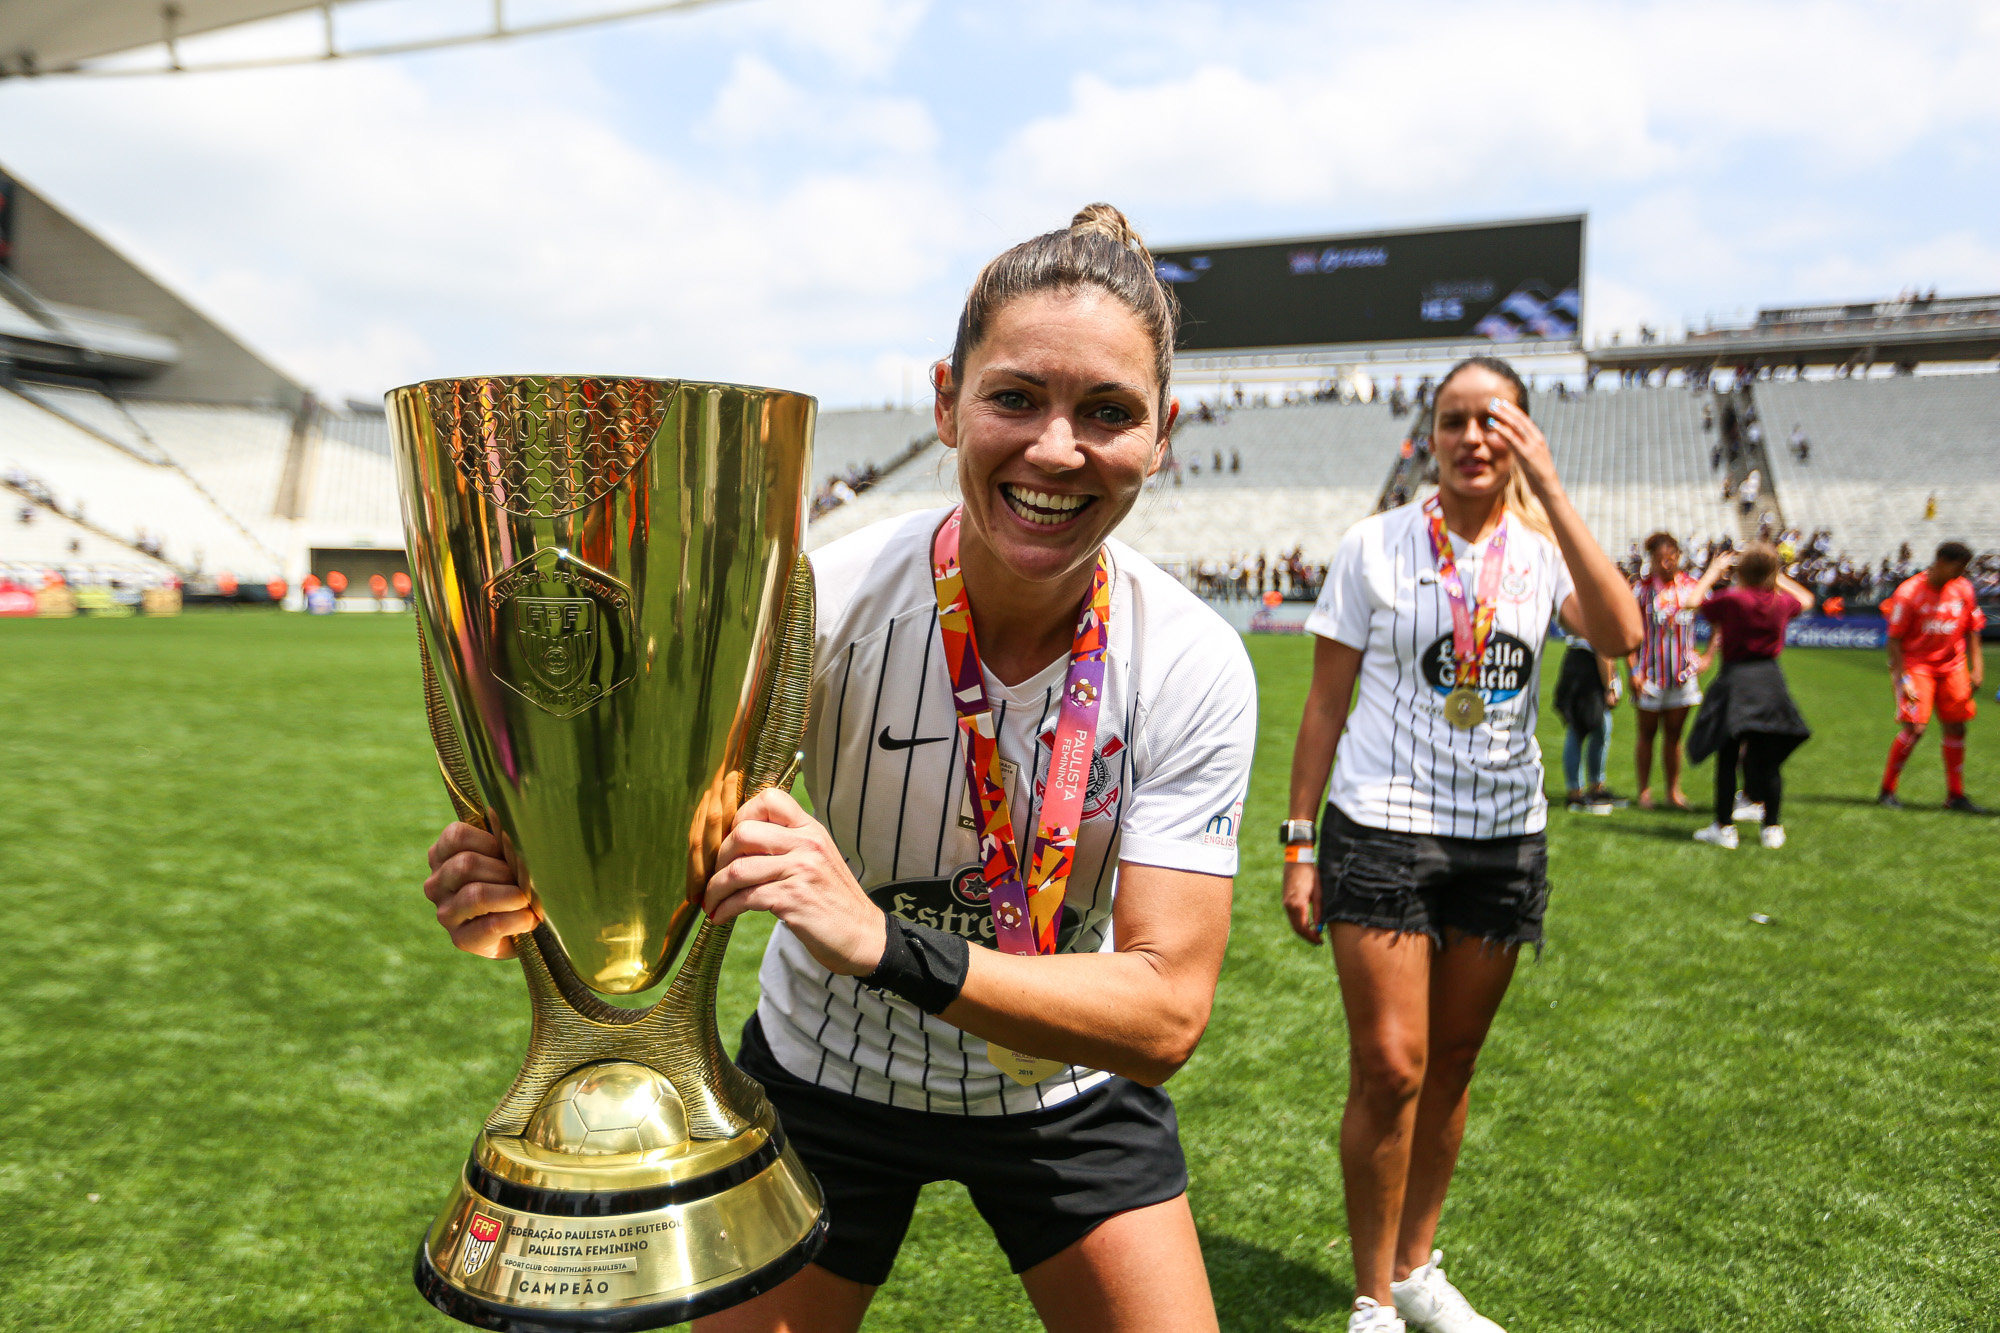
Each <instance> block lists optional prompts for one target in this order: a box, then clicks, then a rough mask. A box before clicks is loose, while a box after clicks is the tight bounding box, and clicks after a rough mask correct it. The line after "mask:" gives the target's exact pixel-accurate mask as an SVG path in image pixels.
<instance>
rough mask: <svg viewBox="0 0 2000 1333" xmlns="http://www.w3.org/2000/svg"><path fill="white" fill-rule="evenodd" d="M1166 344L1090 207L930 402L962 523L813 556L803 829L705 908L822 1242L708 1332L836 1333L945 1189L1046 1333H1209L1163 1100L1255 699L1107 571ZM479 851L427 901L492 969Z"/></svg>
mask: <svg viewBox="0 0 2000 1333" xmlns="http://www.w3.org/2000/svg"><path fill="white" fill-rule="evenodd" d="M1174 318H1175V316H1174V308H1173V303H1172V300H1171V298H1170V296H1169V295H1168V293H1167V291H1166V290H1165V288H1164V287H1163V286H1162V285H1161V283H1160V282H1159V280H1158V278H1157V277H1156V276H1155V274H1154V272H1153V267H1152V262H1151V259H1150V256H1149V255H1148V254H1147V252H1146V249H1145V247H1144V245H1143V244H1142V243H1141V242H1140V240H1139V238H1138V236H1137V235H1136V234H1135V233H1134V232H1133V231H1132V230H1131V228H1130V226H1129V225H1128V224H1127V222H1126V221H1125V218H1124V217H1123V215H1122V214H1120V213H1119V212H1118V211H1117V210H1116V209H1114V208H1111V207H1110V206H1109V205H1104V204H1096V205H1092V206H1091V207H1089V208H1087V209H1085V210H1084V211H1083V212H1081V213H1079V214H1078V215H1077V217H1076V219H1075V221H1074V222H1073V223H1072V224H1071V226H1070V227H1069V228H1068V229H1066V230H1063V231H1056V232H1051V233H1048V234H1047V235H1043V236H1039V237H1036V238H1034V239H1032V240H1029V241H1026V242H1024V243H1022V244H1020V245H1017V246H1015V247H1013V248H1012V249H1010V250H1008V251H1006V252H1005V253H1003V254H1002V255H1000V256H999V257H998V258H996V259H995V260H993V261H992V262H991V263H989V264H988V265H987V266H986V268H985V269H984V271H982V273H981V274H980V276H979V278H978V280H977V282H976V283H975V284H974V286H973V288H972V291H971V293H970V295H969V296H968V298H967V301H966V304H965V308H964V311H963V313H962V315H961V316H960V319H959V324H958V336H957V340H956V343H955V345H954V347H953V351H952V356H951V360H950V362H949V364H948V365H940V366H939V367H938V370H937V376H936V386H935V387H936V391H937V396H936V417H937V425H938V434H939V437H940V438H941V440H942V441H943V443H944V444H945V445H946V446H947V447H948V448H951V449H953V450H955V451H956V462H957V477H958V483H959V488H960V492H961V495H962V497H963V498H962V501H961V503H960V504H959V505H957V506H955V507H953V508H952V509H950V510H947V511H933V512H929V513H924V514H914V515H910V516H907V517H905V518H900V519H894V520H890V521H888V522H885V523H882V524H878V525H876V526H874V527H871V528H868V529H864V530H863V531H861V532H858V533H855V534H853V535H851V536H849V537H846V538H844V539H842V540H840V541H837V542H834V543H832V544H831V545H829V546H827V547H825V548H823V549H822V550H820V551H819V552H817V553H816V554H815V555H814V557H813V561H812V563H813V568H814V580H815V585H816V597H817V615H816V633H815V644H814V668H813V677H812V685H811V722H810V726H809V729H808V732H807V737H806V767H805V774H806V782H807V787H808V790H809V791H810V793H811V796H812V802H813V813H812V814H807V813H806V811H805V810H804V809H803V808H802V807H801V806H800V805H799V804H798V803H797V802H796V801H794V800H793V799H792V797H791V796H790V795H789V794H788V793H786V792H783V791H780V790H776V789H772V790H769V791H766V792H763V793H762V794H760V795H758V796H756V797H754V798H753V799H751V800H750V801H749V802H748V803H746V804H745V805H744V806H743V807H742V809H741V811H740V812H739V813H738V814H737V816H736V820H735V824H734V827H733V830H732V832H731V833H730V835H729V836H728V838H727V840H726V841H725V842H724V843H723V845H722V848H721V851H720V853H719V855H718V858H717V864H718V868H717V870H716V872H715V874H714V875H713V877H712V878H711V879H710V881H709V885H708V891H707V897H706V900H705V904H704V905H705V909H706V910H707V912H708V913H709V914H710V917H711V919H712V920H715V921H718V922H722V921H728V920H730V919H733V918H734V917H736V916H739V915H741V914H742V913H744V912H750V911H767V912H770V913H772V914H774V915H775V916H776V917H777V918H778V925H777V926H776V928H775V929H774V931H773V933H772V937H771V942H770V945H769V947H768V949H767V951H766V953H765V957H764V962H763V967H762V971H761V974H760V983H761V995H760V1000H759V1004H758V1008H757V1013H756V1016H755V1017H753V1018H752V1019H751V1020H750V1022H749V1023H748V1024H747V1025H746V1027H745V1030H744V1034H743V1044H742V1051H741V1054H740V1056H739V1064H740V1065H741V1067H742V1068H743V1069H744V1070H746V1071H747V1072H749V1073H750V1074H752V1075H753V1076H755V1077H756V1078H757V1079H758V1080H759V1081H760V1082H761V1083H762V1084H763V1085H764V1087H765V1090H766V1092H767V1094H768V1095H769V1097H770V1098H771V1100H772V1102H773V1103H774V1105H775V1106H776V1107H777V1110H778V1113H779V1117H780V1119H781V1120H782V1122H783V1126H784V1130H785V1133H786V1135H787V1137H788V1138H789V1140H790V1141H791V1143H792V1144H794V1145H795V1146H796V1147H797V1149H798V1151H799V1153H800V1155H801V1157H802V1158H803V1160H804V1161H805V1163H806V1165H807V1166H809V1167H810V1168H811V1169H812V1171H813V1173H814V1175H815V1176H816V1177H817V1178H818V1180H819V1182H820V1185H821V1187H822V1189H823V1190H824V1192H825V1195H826V1200H827V1207H828V1213H829V1218H830V1232H829V1235H828V1239H827V1242H826V1245H825V1248H824V1249H823V1250H821V1252H820V1253H819V1256H818V1258H817V1260H816V1261H815V1262H814V1263H812V1264H810V1265H808V1266H807V1267H806V1268H805V1269H804V1270H803V1271H802V1272H800V1273H799V1274H798V1275H797V1276H796V1277H793V1278H791V1279H790V1280H788V1281H786V1282H784V1283H782V1284H781V1285H779V1286H778V1287H776V1288H775V1289H773V1290H771V1291H769V1292H767V1293H765V1294H764V1295H762V1296H759V1297H756V1298H754V1299H752V1300H750V1301H749V1302H747V1303H745V1304H742V1305H739V1306H736V1307H735V1308H733V1309H730V1310H726V1311H724V1312H722V1313H720V1314H717V1315H712V1316H709V1317H708V1318H707V1319H704V1320H702V1321H700V1322H699V1326H700V1327H702V1328H704V1329H708V1330H711V1331H715V1330H730V1331H733V1330H751V1329H757V1330H808V1329H810V1330H839V1329H853V1328H857V1327H859V1325H860V1323H861V1320H862V1317H863V1315H864V1314H865V1312H866V1310H867V1307H868V1303H869V1300H870V1298H871V1296H872V1294H873V1292H874V1289H875V1288H876V1287H877V1286H879V1285H880V1284H881V1283H882V1282H884V1281H885V1280H886V1279H887V1277H888V1275H889V1271H890V1268H891V1265H892V1264H893V1262H894V1259H895V1256H896V1252H897V1250H898V1248H899V1246H900V1245H901V1242H902V1239H903V1234H904V1232H905V1230H906V1228H907V1227H908V1225H909V1221H910V1217H911V1215H912V1212H913V1210H914V1208H915V1205H916V1201H917V1196H918V1192H919V1191H920V1190H921V1188H922V1186H923V1185H924V1184H926V1183H929V1182H931V1181H938V1180H957V1181H960V1182H962V1183H964V1184H965V1185H966V1186H967V1188H968V1189H969V1191H970V1192H971V1195H972V1198H973V1202H974V1204H975V1205H976V1206H977V1207H978V1209H979V1210H980V1213H981V1215H982V1216H983V1217H984V1218H985V1219H986V1220H987V1222H988V1224H989V1225H990V1226H991V1227H992V1228H993V1231H994V1233H995V1236H996V1238H997V1239H998V1240H999V1242H1000V1244H1001V1246H1002V1248H1003V1249H1004V1250H1005V1252H1006V1254H1007V1256H1008V1259H1009V1262H1010V1264H1011V1265H1012V1267H1013V1269H1014V1270H1015V1271H1016V1272H1017V1273H1019V1274H1020V1276H1021V1279H1022V1283H1023V1285H1024V1286H1025V1288H1026V1290H1027V1292H1028V1295H1029V1297H1030V1299H1031V1300H1032V1301H1033V1302H1034V1305H1035V1307H1036V1309H1037V1311H1038V1312H1039V1314H1040V1315H1041V1318H1042V1320H1043V1322H1044V1323H1045V1324H1046V1325H1047V1326H1048V1327H1049V1328H1052V1329H1076V1330H1086V1329H1088V1330H1118V1329H1133V1330H1137V1329H1141V1328H1144V1329H1147V1330H1161V1329H1193V1330H1198V1329H1212V1328H1214V1327H1216V1320H1215V1315H1214V1311H1213V1308H1212V1303H1211V1300H1210V1296H1209V1290H1208V1282H1207V1277H1206V1274H1205V1272H1204V1269H1203V1266H1202V1261H1201V1252H1200V1247H1199V1244H1198V1242H1197V1239H1196V1235H1195V1228H1194V1221H1193V1216H1192V1213H1191V1212H1190V1210H1189V1208H1188V1204H1187V1200H1186V1188H1187V1169H1186V1163H1185V1160H1184V1159H1183V1157H1182V1154H1181V1149H1180V1144H1179V1140H1178V1132H1177V1128H1176V1123H1175V1118H1174V1111H1173V1106H1172V1103H1171V1102H1170V1101H1169V1100H1168V1098H1167V1097H1166V1095H1165V1094H1164V1093H1162V1092H1161V1091H1159V1085H1160V1084H1162V1083H1164V1082H1165V1081H1166V1080H1167V1079H1168V1078H1169V1077H1170V1076H1171V1075H1172V1074H1173V1073H1174V1072H1175V1071H1176V1070H1177V1069H1178V1068H1179V1067H1180V1066H1181V1065H1182V1064H1183V1063H1185V1061H1186V1060H1187V1059H1188V1058H1189V1056H1190V1055H1191V1054H1192V1053H1193V1050H1194V1047H1195V1045H1196V1043H1197V1042H1198V1041H1199V1040H1200V1037H1201V1034H1202V1031H1203V1029H1204V1027H1205V1026H1206V1024H1207V1021H1208V1016H1209V1010H1210V1006H1211V1004H1212V1001H1213V996H1214V989H1215V983H1216V977H1217V975H1218V973H1219V971H1220V969H1221V965H1222V957H1223V949H1224V945H1225V943H1226V941H1227V937H1228V926H1229V905H1230V894H1231V885H1232V877H1233V876H1234V874H1235V870H1236V833H1237V824H1238V822H1239V821H1240V818H1241V814H1242V801H1243V796H1244V791H1245V788H1246V786H1247V783H1248V779H1249V768H1250V758H1251V749H1252V745H1253V742H1254V738H1255V729H1256V684H1255V680H1254V678H1253V676H1252V674H1251V670H1250V665H1249V660H1248V658H1247V655H1246V654H1245V653H1244V650H1243V647H1242V644H1241V641H1240V640H1239V639H1238V637H1237V636H1236V634H1235V633H1234V632H1232V631H1231V630H1230V629H1229V628H1228V626H1227V625H1226V624H1225V623H1224V622H1223V621H1222V620H1221V619H1220V618H1219V617H1217V616H1215V615H1214V614H1213V613H1212V612H1210V611H1209V610H1208V609H1207V608H1206V607H1204V606H1203V605H1202V604H1201V603H1200V602H1199V601H1198V600H1197V599H1195V598H1194V596H1193V595H1192V594H1190V593H1188V592H1187V591H1186V590H1184V589H1183V588H1181V587H1180V585H1179V584H1178V583H1176V582H1175V581H1174V580H1173V579H1172V578H1171V577H1170V576H1168V575H1167V574H1165V573H1164V572H1162V571H1161V570H1159V569H1158V568H1156V567H1155V566H1154V565H1152V564H1151V563H1150V562H1148V561H1147V560H1145V559H1144V558H1143V557H1141V556H1140V555H1138V554H1137V553H1136V552H1134V551H1133V550H1132V549H1131V548H1130V547H1127V546H1125V545H1124V544H1122V543H1120V542H1117V541H1116V540H1114V539H1112V538H1111V533H1112V531H1113V530H1114V529H1115V528H1116V527H1117V525H1118V523H1119V522H1120V521H1121V520H1122V519H1123V518H1124V517H1125V515H1126V514H1127V513H1128V512H1130V510H1131V509H1132V506H1133V504H1134V503H1135V502H1136V501H1137V499H1138V496H1139V493H1140V490H1141V488H1142V487H1143V486H1144V484H1145V482H1146V479H1147V478H1148V477H1150V476H1152V475H1153V473H1154V472H1155V471H1157V470H1158V469H1159V467H1160V466H1161V464H1162V462H1163V461H1164V459H1165V456H1166V450H1167V447H1168V433H1169V431H1170V429H1171V427H1172V425H1173V421H1174V416H1175V413H1176V411H1177V406H1176V405H1175V404H1174V403H1173V402H1172V400H1171V398H1170V388H1169V376H1170V371H1171V366H1172V352H1173V345H1174ZM500 850H501V849H500V847H499V844H498V843H497V842H496V841H495V840H494V839H493V838H491V837H490V836H489V835H487V834H485V833H483V832H481V831H480V830H478V829H475V828H472V827H470V826H468V825H464V824H454V825H452V826H451V827H450V828H448V829H447V830H446V831H445V833H444V835H443V836H442V837H441V838H440V839H439V841H438V843H437V845H436V846H435V847H434V848H433V849H432V852H431V864H432V867H433V874H432V875H431V877H430V879H429V880H427V881H426V884H425V891H426V893H427V895H428V896H429V897H430V898H431V899H432V901H433V902H435V903H436V904H437V906H438V918H439V920H440V922H441V923H442V924H443V925H444V926H445V927H446V929H447V930H448V931H449V932H450V933H451V936H452V939H453V941H454V943H456V944H457V945H458V947H460V948H461V949H465V950H467V951H468V952H472V953H477V954H482V955H485V956H488V957H503V956H507V955H509V954H510V953H511V952H512V943H511V939H512V937H513V936H514V935H516V934H518V933H520V932H522V931H524V930H527V929H530V928H531V927H532V926H533V925H534V923H535V915H534V911H533V908H532V907H531V905H530V903H529V900H528V898H527V895H526V894H525V893H524V892H523V891H522V890H521V889H520V888H519V887H518V886H517V885H516V884H515V883H514V881H513V875H512V873H511V872H510V870H509V868H508V866H507V864H506V862H505V861H504V860H502V859H501V857H500ZM975 944H977V945H980V946H983V947H977V948H975V947H972V946H973V945H975Z"/></svg>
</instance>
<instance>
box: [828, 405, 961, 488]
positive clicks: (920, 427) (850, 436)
mask: <svg viewBox="0 0 2000 1333" xmlns="http://www.w3.org/2000/svg"><path fill="white" fill-rule="evenodd" d="M931 433H932V425H931V411H930V409H929V408H928V407H925V408H922V409H921V410H919V409H915V408H902V407H899V408H891V409H889V410H886V411H876V410H872V409H864V410H861V411H852V412H848V411H841V412H822V413H820V414H819V421H818V423H817V425H816V426H815V427H814V429H813V476H814V479H815V480H816V481H824V480H826V479H827V478H830V477H845V476H848V475H849V474H850V473H856V472H860V471H863V470H865V469H867V468H871V467H872V468H874V469H876V470H877V471H878V472H879V471H884V470H886V469H887V468H888V467H889V465H890V464H891V463H893V462H895V461H896V460H897V459H898V458H900V457H902V456H903V455H904V454H905V453H907V452H908V451H909V448H910V446H911V445H913V444H915V443H916V442H917V441H919V440H922V439H925V438H927V437H928V436H929V435H930V434H931Z"/></svg>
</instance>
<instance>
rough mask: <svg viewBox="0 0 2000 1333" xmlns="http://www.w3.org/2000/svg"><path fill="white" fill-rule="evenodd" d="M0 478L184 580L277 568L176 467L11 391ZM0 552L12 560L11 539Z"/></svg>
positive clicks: (264, 549)
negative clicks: (28, 486) (42, 492)
mask: <svg viewBox="0 0 2000 1333" xmlns="http://www.w3.org/2000/svg"><path fill="white" fill-rule="evenodd" d="M0 475H6V476H10V477H12V476H22V477H26V478H30V479H32V480H33V481H34V482H35V483H36V484H37V485H38V486H39V487H41V488H45V489H46V492H47V494H48V495H49V497H50V498H51V499H52V500H53V502H54V504H53V507H55V508H57V509H59V510H60V511H61V512H62V513H64V514H67V515H69V516H71V517H73V518H79V519H81V520H82V522H83V523H84V525H85V526H88V527H90V528H93V529H95V530H96V531H97V532H99V533H101V534H104V535H106V536H108V537H110V538H112V539H114V540H118V541H122V542H126V543H129V544H130V546H131V547H132V548H133V553H134V554H140V555H143V554H146V553H147V552H146V551H142V550H140V549H139V548H141V547H148V548H151V549H152V550H153V551H155V552H156V553H157V555H158V557H159V558H160V559H161V560H162V561H164V562H166V563H168V564H170V565H172V566H174V567H175V568H176V569H178V570H180V571H181V572H182V573H183V574H188V573H194V572H198V571H201V570H210V571H213V570H221V569H228V570H232V571H240V572H241V574H242V576H244V577H257V578H262V577H267V576H268V575H270V574H275V573H277V572H278V570H279V568H280V566H281V563H282V561H281V559H280V557H279V555H278V554H277V553H276V552H275V551H274V550H272V549H271V548H270V547H268V546H266V545H265V544H264V543H263V542H261V541H260V540H259V539H258V538H257V537H255V536H253V535H252V534H250V533H249V532H248V531H246V530H245V529H244V528H243V527H242V525H241V524H240V523H238V522H236V521H235V519H234V518H233V517H232V516H231V515H229V514H228V513H227V512H226V511H224V510H223V509H222V508H221V507H220V506H219V505H217V504H216V503H215V501H214V500H213V499H212V498H211V497H210V496H209V495H207V494H206V493H205V492H204V491H203V490H202V489H201V487H200V486H199V485H197V484H196V483H195V482H194V480H193V479H192V478H190V477H189V476H188V475H187V474H185V473H183V472H181V471H180V470H179V469H178V468H177V467H174V466H172V465H171V464H166V463H150V462H147V461H145V460H144V459H142V458H140V457H138V456H136V455H134V454H133V453H131V452H128V451H127V450H125V449H124V448H122V447H119V446H117V445H113V444H111V443H108V442H107V441H105V440H104V439H102V438H99V436H97V435H96V434H95V433H93V432H90V431H87V430H85V429H84V428H82V427H81V426H78V425H76V424H74V423H73V422H71V421H69V420H68V419H66V418H65V417H63V416H59V415H57V414H56V413H54V412H51V411H50V410H49V409H48V408H47V407H45V406H43V405H42V404H40V403H38V402H36V401H34V400H32V399H30V398H27V397H25V396H24V395H22V394H20V393H16V392H11V391H10V392H0ZM28 526H30V527H32V526H33V525H32V524H30V525H28ZM0 554H4V555H6V556H8V557H10V558H11V557H12V555H13V541H12V540H11V539H10V540H9V542H8V543H7V547H6V549H5V551H4V552H0Z"/></svg>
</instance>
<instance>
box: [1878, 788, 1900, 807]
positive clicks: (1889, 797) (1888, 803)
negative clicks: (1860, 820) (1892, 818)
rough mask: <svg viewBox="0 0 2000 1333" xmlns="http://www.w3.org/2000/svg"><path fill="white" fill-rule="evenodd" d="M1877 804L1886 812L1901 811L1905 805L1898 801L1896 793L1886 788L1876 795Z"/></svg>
mask: <svg viewBox="0 0 2000 1333" xmlns="http://www.w3.org/2000/svg"><path fill="white" fill-rule="evenodd" d="M1875 804H1877V805H1879V806H1881V807H1882V808H1883V809H1884V810H1901V809H1902V808H1903V803H1902V802H1901V801H1899V800H1897V799H1896V793H1895V792H1892V791H1889V790H1887V789H1886V788H1885V789H1884V790H1882V791H1880V792H1877V793H1876V794H1875Z"/></svg>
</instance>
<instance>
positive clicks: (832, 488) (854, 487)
mask: <svg viewBox="0 0 2000 1333" xmlns="http://www.w3.org/2000/svg"><path fill="white" fill-rule="evenodd" d="M882 476H883V473H882V470H881V469H879V468H877V467H876V466H875V465H874V464H873V463H857V464H855V465H854V466H853V467H851V468H849V469H847V471H845V472H843V473H841V474H840V475H838V476H833V477H828V478H827V479H826V483H825V484H824V485H822V486H821V487H820V488H819V493H818V494H817V495H815V496H813V501H812V516H813V517H814V518H818V517H819V516H820V515H821V514H824V513H827V512H828V511H830V510H834V509H838V508H840V507H841V506H842V505H844V504H846V503H847V502H848V501H849V500H852V499H853V498H854V497H855V496H857V495H860V494H862V493H863V492H864V491H866V490H868V488H869V487H871V486H873V485H874V484H875V483H876V482H878V481H880V480H882Z"/></svg>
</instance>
